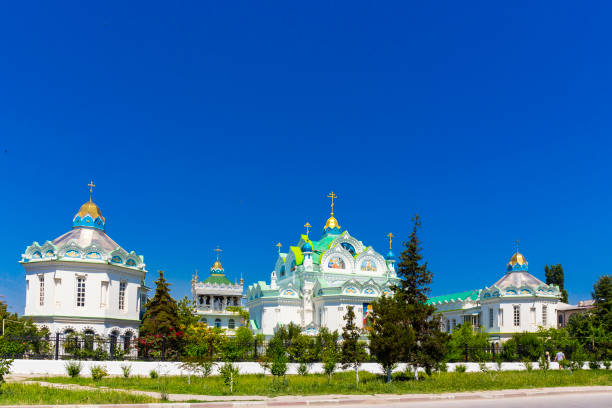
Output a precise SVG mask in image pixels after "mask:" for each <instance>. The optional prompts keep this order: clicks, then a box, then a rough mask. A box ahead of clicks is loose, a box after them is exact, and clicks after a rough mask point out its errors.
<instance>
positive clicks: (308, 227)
mask: <svg viewBox="0 0 612 408" xmlns="http://www.w3.org/2000/svg"><path fill="white" fill-rule="evenodd" d="M304 226H305V227H306V239H308V232H309V229H310V227H312V225H310V224H309V223H308V221H306V224H304Z"/></svg>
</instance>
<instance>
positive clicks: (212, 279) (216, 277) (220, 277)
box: [204, 273, 232, 285]
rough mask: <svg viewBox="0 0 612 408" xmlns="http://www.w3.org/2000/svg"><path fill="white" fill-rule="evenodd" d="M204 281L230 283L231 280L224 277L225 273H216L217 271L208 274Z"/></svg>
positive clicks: (219, 283)
mask: <svg viewBox="0 0 612 408" xmlns="http://www.w3.org/2000/svg"><path fill="white" fill-rule="evenodd" d="M204 283H210V284H213V283H216V284H217V285H232V281H231V280H229V279H227V278H226V277H225V275H223V274H218V273H213V274H212V275H210V276H209V277H208V278H207V279H206V280H205V281H204Z"/></svg>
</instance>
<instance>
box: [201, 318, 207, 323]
mask: <svg viewBox="0 0 612 408" xmlns="http://www.w3.org/2000/svg"><path fill="white" fill-rule="evenodd" d="M200 321H201V322H202V323H204V324H208V320H207V319H206V318H205V317H203V318H202V319H201V320H200Z"/></svg>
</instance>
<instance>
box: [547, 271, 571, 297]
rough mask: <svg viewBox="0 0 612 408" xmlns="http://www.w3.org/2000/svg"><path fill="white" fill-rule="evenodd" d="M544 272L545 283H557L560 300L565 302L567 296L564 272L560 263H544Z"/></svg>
mask: <svg viewBox="0 0 612 408" xmlns="http://www.w3.org/2000/svg"><path fill="white" fill-rule="evenodd" d="M544 274H545V275H546V284H547V285H557V286H559V290H560V291H561V301H562V302H564V303H567V300H568V296H567V290H565V274H564V272H563V267H562V266H561V264H556V265H550V266H548V265H544Z"/></svg>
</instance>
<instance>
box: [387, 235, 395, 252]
mask: <svg viewBox="0 0 612 408" xmlns="http://www.w3.org/2000/svg"><path fill="white" fill-rule="evenodd" d="M387 236H388V237H389V250H391V241H393V237H394V236H395V235H393V233H392V232H390V233H388V234H387Z"/></svg>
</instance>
